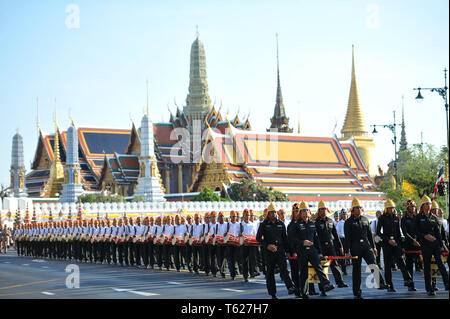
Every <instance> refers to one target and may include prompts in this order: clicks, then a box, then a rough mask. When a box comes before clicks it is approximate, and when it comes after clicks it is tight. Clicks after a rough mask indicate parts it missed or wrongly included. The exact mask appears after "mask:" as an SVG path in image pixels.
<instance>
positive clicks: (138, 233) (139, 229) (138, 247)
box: [134, 217, 145, 268]
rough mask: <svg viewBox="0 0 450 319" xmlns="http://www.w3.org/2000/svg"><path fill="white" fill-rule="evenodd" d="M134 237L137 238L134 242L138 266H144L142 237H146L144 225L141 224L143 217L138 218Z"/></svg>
mask: <svg viewBox="0 0 450 319" xmlns="http://www.w3.org/2000/svg"><path fill="white" fill-rule="evenodd" d="M134 230H135V233H134V237H135V238H137V241H136V242H135V243H134V256H135V259H136V267H137V268H139V267H142V266H143V264H144V263H141V257H142V259H143V245H142V244H143V242H142V239H143V237H144V230H145V228H144V225H142V224H141V218H140V217H138V218H137V219H136V225H135V226H134Z"/></svg>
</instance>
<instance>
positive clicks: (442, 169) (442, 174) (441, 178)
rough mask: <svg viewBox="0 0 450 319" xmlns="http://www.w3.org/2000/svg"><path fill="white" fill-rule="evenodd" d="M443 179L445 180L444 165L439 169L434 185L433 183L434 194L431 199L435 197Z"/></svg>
mask: <svg viewBox="0 0 450 319" xmlns="http://www.w3.org/2000/svg"><path fill="white" fill-rule="evenodd" d="M443 181H445V165H444V166H442V167H441V169H440V170H439V174H438V179H437V181H436V185H434V195H433V198H432V199H435V198H436V194H437V192H438V187H439V185H440V184H441V183H442V182H443Z"/></svg>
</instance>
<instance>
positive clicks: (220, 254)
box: [215, 212, 228, 278]
mask: <svg viewBox="0 0 450 319" xmlns="http://www.w3.org/2000/svg"><path fill="white" fill-rule="evenodd" d="M218 221H219V222H218V223H217V225H216V230H215V234H216V236H222V237H225V235H226V233H227V229H228V223H226V222H225V217H224V215H223V212H219V216H218ZM216 256H217V268H218V271H219V272H220V275H221V276H222V278H225V259H226V258H227V246H224V245H216Z"/></svg>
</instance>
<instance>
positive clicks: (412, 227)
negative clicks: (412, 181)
mask: <svg viewBox="0 0 450 319" xmlns="http://www.w3.org/2000/svg"><path fill="white" fill-rule="evenodd" d="M416 214H417V206H416V203H415V202H414V200H412V199H409V200H408V201H407V202H406V214H405V216H403V218H402V220H401V228H402V232H403V236H405V243H404V249H405V250H406V251H418V250H420V244H419V242H418V241H417V227H416V223H415V218H416ZM418 257H419V255H418V254H414V253H406V270H407V271H408V272H409V274H410V275H411V285H410V286H409V287H408V291H416V290H417V289H416V288H414V281H413V277H414V269H413V268H414V263H415V262H416V259H418Z"/></svg>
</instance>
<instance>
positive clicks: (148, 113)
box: [146, 78, 150, 116]
mask: <svg viewBox="0 0 450 319" xmlns="http://www.w3.org/2000/svg"><path fill="white" fill-rule="evenodd" d="M146 82H147V116H149V115H150V112H149V111H148V78H147V79H146Z"/></svg>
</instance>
